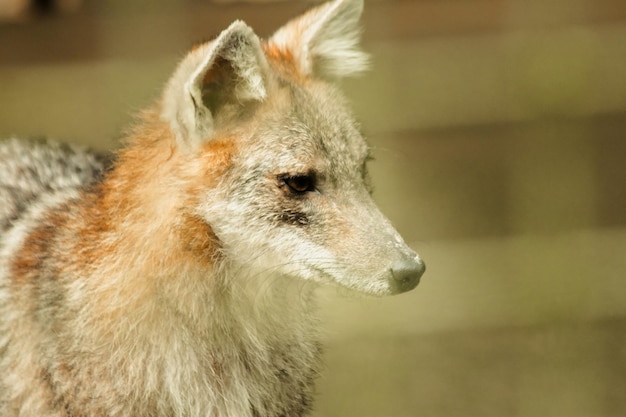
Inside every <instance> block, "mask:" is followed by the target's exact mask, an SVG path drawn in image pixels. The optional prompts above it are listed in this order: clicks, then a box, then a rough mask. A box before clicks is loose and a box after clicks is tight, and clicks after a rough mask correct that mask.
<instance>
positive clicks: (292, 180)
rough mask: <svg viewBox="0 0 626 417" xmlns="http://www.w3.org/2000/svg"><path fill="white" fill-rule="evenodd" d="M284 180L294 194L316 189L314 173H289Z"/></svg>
mask: <svg viewBox="0 0 626 417" xmlns="http://www.w3.org/2000/svg"><path fill="white" fill-rule="evenodd" d="M282 181H283V183H284V184H285V185H286V186H287V188H288V189H289V191H290V192H291V193H293V194H304V193H306V192H309V191H315V186H316V184H315V175H312V174H302V175H288V176H285V177H283V178H282Z"/></svg>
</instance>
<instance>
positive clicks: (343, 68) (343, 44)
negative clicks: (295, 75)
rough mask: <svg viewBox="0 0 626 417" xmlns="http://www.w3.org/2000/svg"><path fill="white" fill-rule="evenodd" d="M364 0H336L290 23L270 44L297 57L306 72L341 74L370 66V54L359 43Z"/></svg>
mask: <svg viewBox="0 0 626 417" xmlns="http://www.w3.org/2000/svg"><path fill="white" fill-rule="evenodd" d="M362 11H363V0H335V1H332V2H329V3H326V4H323V5H321V6H319V7H317V8H315V9H313V10H311V11H309V12H308V13H305V14H304V15H302V16H300V17H299V18H296V19H294V20H292V21H291V22H289V23H287V24H286V25H285V26H283V27H282V28H281V29H279V30H278V31H277V32H276V33H275V34H274V35H273V36H272V37H271V39H270V40H269V43H270V45H272V46H274V47H277V48H278V49H280V50H283V51H286V52H288V53H289V54H290V55H292V56H293V57H294V58H295V65H297V67H298V68H297V70H298V72H300V73H301V74H303V75H306V76H318V77H322V78H341V77H345V76H350V75H354V74H356V73H359V72H362V71H364V70H366V69H367V67H368V61H369V57H368V55H367V54H366V53H365V52H363V51H362V50H361V49H360V47H359V40H360V34H361V30H360V27H359V19H360V17H361V12H362Z"/></svg>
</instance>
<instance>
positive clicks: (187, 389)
mask: <svg viewBox="0 0 626 417" xmlns="http://www.w3.org/2000/svg"><path fill="white" fill-rule="evenodd" d="M361 9H362V1H361V0H336V1H334V2H330V3H327V4H323V5H321V6H318V7H317V8H315V9H313V10H311V11H309V12H308V13H306V14H305V15H303V16H301V17H299V18H297V19H295V20H293V21H291V22H289V23H287V24H286V25H285V26H284V27H282V28H281V29H279V30H278V31H277V32H276V34H275V35H274V36H272V37H270V38H269V39H267V40H260V39H259V38H258V37H257V36H256V35H255V34H254V32H253V31H252V29H250V28H249V27H248V26H247V25H246V24H245V23H243V22H241V21H236V22H234V23H233V24H232V25H231V26H230V27H228V28H227V29H226V30H224V31H223V32H222V33H221V34H220V35H219V36H218V37H217V38H216V39H215V40H213V41H211V42H208V43H205V44H202V45H199V46H197V47H196V48H195V49H193V50H192V51H191V52H190V53H189V54H188V55H187V57H186V58H184V60H183V61H182V62H181V63H180V64H179V66H178V68H177V69H176V71H175V72H174V74H173V76H172V77H171V79H170V80H169V82H168V83H167V85H166V87H165V89H164V91H163V94H162V96H161V98H160V99H159V100H158V101H157V103H155V105H154V106H152V107H151V108H149V109H148V110H146V111H144V112H143V113H142V115H141V117H140V120H139V122H138V123H137V124H136V125H135V126H134V127H133V128H132V130H131V131H130V133H129V135H128V137H127V138H126V140H125V145H124V146H123V147H122V148H121V149H120V150H119V151H117V152H116V153H115V154H114V155H113V156H111V155H99V154H97V153H93V152H90V151H88V150H86V149H83V148H80V147H76V146H70V145H60V144H57V143H53V142H45V141H40V142H23V141H19V140H16V139H9V140H5V141H3V142H0V233H1V234H0V415H1V416H4V417H17V416H21V417H30V416H32V417H34V416H38V417H39V416H45V417H87V416H89V417H100V416H102V417H105V416H106V417H113V416H117V417H130V416H133V417H159V416H168V417H178V416H181V417H182V416H213V417H226V416H230V417H279V416H282V417H295V416H302V415H305V414H307V412H308V411H309V410H310V409H311V405H312V398H313V394H314V382H315V379H316V377H317V375H318V373H319V370H320V344H319V342H318V340H319V337H318V331H317V322H316V318H315V299H314V290H315V288H316V287H317V286H318V285H320V284H323V283H334V284H336V285H339V286H342V287H346V288H349V289H352V290H355V291H358V292H361V293H365V294H373V295H386V294H395V293H400V292H404V291H408V290H410V289H412V288H413V287H415V286H416V285H417V283H418V281H419V278H420V276H421V275H422V273H423V271H424V264H423V263H422V261H421V259H420V258H419V257H418V256H417V255H416V254H415V253H414V252H413V251H412V250H411V249H410V248H409V247H408V246H407V245H406V244H405V243H404V242H403V240H402V239H401V237H400V236H399V235H398V233H397V232H396V231H395V230H394V229H393V227H392V226H391V225H390V223H389V221H388V220H387V219H386V218H385V217H384V216H383V215H382V214H381V213H380V211H379V210H378V209H377V208H376V206H375V205H374V203H373V201H372V199H371V197H370V192H369V189H368V177H367V170H366V162H367V160H368V158H369V156H370V155H369V149H368V147H367V145H366V143H365V141H364V139H363V138H362V136H361V134H360V133H359V129H358V125H357V123H356V122H355V121H354V118H353V116H352V115H351V113H350V111H349V110H348V108H347V105H346V100H345V99H344V98H343V96H342V95H341V93H340V92H339V91H338V90H337V88H336V87H335V86H334V85H333V80H335V79H337V78H341V77H346V76H351V75H354V74H356V73H359V72H361V71H363V70H364V69H366V67H367V61H368V59H367V56H366V55H365V53H363V52H362V51H361V50H360V49H359V46H358V37H359V26H358V20H359V16H360V14H361Z"/></svg>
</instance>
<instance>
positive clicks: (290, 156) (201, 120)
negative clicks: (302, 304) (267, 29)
mask: <svg viewBox="0 0 626 417" xmlns="http://www.w3.org/2000/svg"><path fill="white" fill-rule="evenodd" d="M361 11H362V0H336V1H334V2H330V3H326V4H323V5H321V6H319V7H318V8H316V9H313V10H311V11H309V12H308V13H306V14H304V15H303V16H301V17H299V18H297V19H296V20H293V21H291V22H289V23H288V24H286V25H285V26H284V27H282V28H281V29H279V30H278V31H277V32H276V33H275V34H274V35H273V36H271V37H270V38H269V39H267V40H260V39H259V38H258V37H257V36H256V35H255V34H254V32H253V31H252V29H251V28H250V27H248V26H247V25H246V24H245V23H243V22H241V21H236V22H234V23H233V24H232V25H230V27H228V28H227V29H226V30H224V31H223V32H222V33H221V34H220V35H219V36H218V37H217V38H216V39H215V40H214V41H212V42H209V43H206V44H203V45H200V46H198V47H196V48H195V49H194V50H193V51H192V52H191V53H190V54H189V55H188V56H187V57H186V58H185V59H184V60H183V61H182V62H181V63H180V65H179V67H178V68H177V70H176V72H175V73H174V75H173V76H172V78H171V79H170V81H169V82H168V84H167V86H166V89H165V91H164V94H163V97H162V100H161V109H160V117H161V119H162V120H163V121H164V122H166V123H167V124H168V126H169V129H170V131H171V132H172V134H173V136H174V137H175V147H176V148H177V151H179V152H181V153H183V154H185V155H190V156H191V158H190V159H193V156H194V155H195V156H197V155H202V154H203V153H205V152H208V150H211V152H215V149H218V148H219V149H222V150H223V152H224V157H223V158H221V162H220V163H221V164H222V165H223V167H222V168H223V169H221V170H220V171H219V174H216V175H215V178H213V179H212V180H211V181H206V182H205V183H202V184H200V185H198V186H197V187H196V189H195V191H194V192H195V193H196V195H197V198H196V199H195V200H194V205H193V207H190V208H189V210H191V211H192V212H193V214H194V216H196V217H197V218H198V219H201V221H202V222H205V223H206V224H207V225H209V226H210V228H211V230H212V232H213V234H214V235H215V237H216V239H217V241H218V242H219V243H218V244H219V247H220V253H221V254H222V257H223V258H224V259H228V261H229V262H230V263H231V264H233V265H236V266H238V267H239V268H244V267H245V268H247V269H248V270H249V271H250V272H251V273H253V274H264V273H265V274H275V275H281V276H287V277H290V278H294V279H296V278H298V279H304V280H313V281H318V282H334V283H337V284H339V285H340V286H343V287H347V288H350V289H354V290H357V291H360V292H363V293H367V294H374V295H384V294H394V293H401V292H404V291H408V290H411V289H412V288H414V287H415V286H416V285H417V284H418V282H419V279H420V276H421V275H422V273H423V272H424V269H425V268H424V264H423V262H422V261H421V259H420V258H419V257H418V256H417V254H416V253H415V252H413V251H412V250H411V249H410V248H409V247H408V246H407V245H406V244H405V243H404V241H403V240H402V238H401V237H400V235H399V234H398V232H397V231H396V230H395V229H394V228H393V227H392V225H391V224H390V222H389V221H388V220H387V219H386V218H385V216H383V214H381V212H380V211H379V210H378V208H377V207H376V205H375V204H374V202H373V200H372V198H371V195H370V194H371V193H370V188H369V185H368V181H369V180H368V173H367V166H366V164H367V161H368V159H369V158H370V151H369V148H368V146H367V144H366V142H365V140H364V139H363V137H362V136H361V134H360V132H359V128H358V125H357V123H356V121H355V119H354V117H353V115H352V114H351V112H350V110H349V109H348V107H347V105H346V100H345V99H344V97H343V96H342V94H341V93H340V92H339V91H338V90H337V88H336V87H335V86H334V85H333V84H332V81H333V80H335V79H337V78H341V77H346V76H351V75H354V74H356V73H359V72H361V71H363V70H365V69H366V67H367V63H368V58H367V55H366V54H365V53H364V52H362V51H361V50H360V49H359V48H358V41H359V26H358V20H359V17H360V14H361ZM200 160H201V159H200Z"/></svg>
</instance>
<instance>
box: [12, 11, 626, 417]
mask: <svg viewBox="0 0 626 417" xmlns="http://www.w3.org/2000/svg"><path fill="white" fill-rule="evenodd" d="M313 4H315V2H310V1H271V0H265V1H227V0H223V1H219V2H211V1H201V0H179V1H174V0H171V1H166V0H150V1H148V0H135V1H124V0H109V1H97V0H83V1H80V0H56V1H55V0H47V1H34V0H31V1H30V2H29V1H26V0H0V136H5V137H6V136H10V135H16V136H21V137H32V136H42V135H47V136H51V137H54V138H57V139H62V140H67V141H75V142H83V143H87V144H89V145H91V146H92V147H95V148H98V149H108V148H114V147H116V146H117V143H118V142H117V141H118V139H119V138H120V137H121V135H122V132H123V128H124V126H127V125H128V124H129V123H130V122H131V121H132V114H133V113H135V112H136V111H138V110H139V109H141V108H142V107H144V106H146V105H148V104H149V103H150V102H151V101H152V100H153V99H155V98H156V97H157V96H158V94H159V91H160V89H161V86H162V85H163V83H164V82H165V81H166V80H167V78H168V76H169V74H170V73H171V72H172V71H173V69H174V67H175V65H176V63H177V61H178V60H179V59H180V58H181V57H182V56H183V55H184V53H185V52H186V51H187V50H188V49H190V48H191V46H192V45H193V44H194V43H195V42H197V41H201V40H206V39H210V38H211V37H213V36H215V35H216V34H218V33H219V31H220V30H222V29H223V28H225V27H226V26H227V25H228V24H229V23H230V22H232V21H233V20H235V19H236V18H242V19H244V20H245V21H246V22H247V23H248V24H250V25H251V26H252V27H253V28H255V30H256V32H257V33H258V34H259V35H261V36H269V35H270V34H271V33H272V32H273V31H274V30H275V29H276V28H278V27H279V26H280V25H281V24H282V23H284V22H285V21H286V20H288V19H289V18H291V17H294V16H296V15H298V14H300V13H301V12H303V11H304V10H306V9H308V8H309V7H310V6H312V5H313ZM363 25H364V46H365V49H367V50H368V51H370V52H371V53H372V55H373V70H372V71H370V72H369V73H368V74H366V75H364V76H362V77H360V78H358V79H354V80H347V81H345V82H344V83H343V87H344V90H345V91H346V93H347V95H348V97H349V98H350V100H351V102H352V103H353V107H354V109H355V112H356V113H357V115H358V118H359V119H360V120H361V122H362V125H363V129H364V131H365V133H366V134H367V136H368V138H369V141H370V143H371V145H372V147H373V148H374V155H375V157H376V160H375V161H374V162H373V163H372V164H371V165H370V169H371V173H372V176H373V179H374V186H375V193H374V196H375V198H376V200H377V201H378V202H379V204H380V206H381V208H382V210H383V211H384V212H385V213H386V214H387V215H388V216H389V218H390V219H391V220H392V221H393V223H394V224H395V225H396V226H397V227H398V229H399V230H400V231H401V233H402V234H403V235H404V236H405V238H406V239H407V241H409V242H410V243H411V245H412V246H413V247H414V248H415V249H416V250H417V251H418V252H419V253H420V254H421V255H422V257H423V258H424V259H425V261H426V264H427V266H428V270H427V272H426V274H425V276H424V277H423V279H422V283H421V284H420V286H419V287H418V288H417V289H416V290H415V291H413V292H411V293H409V294H405V295H402V296H397V297H392V298H386V299H362V298H357V297H352V296H347V295H345V294H337V292H336V291H334V290H330V291H328V293H327V294H326V293H325V294H323V297H322V298H323V306H322V310H323V312H324V317H325V328H326V329H327V333H328V337H327V339H328V343H327V346H328V348H327V353H326V356H327V361H326V369H325V372H324V376H323V377H322V378H321V380H320V384H319V391H320V395H319V400H318V402H317V404H316V412H315V413H314V416H315V417H321V416H342V415H346V416H350V415H353V416H360V417H370V416H371V417H391V416H393V417H404V416H406V417H409V416H432V417H442V416H459V415H463V416H476V417H486V416H499V417H501V416H524V417H526V416H527V417H534V416H537V417H539V416H542V417H544V416H567V417H576V416H581V417H590V416H593V417H596V416H597V417H604V416H607V417H608V416H623V415H626V3H624V0H415V1H409V0H386V1H385V0H367V1H366V7H365V13H364V16H363Z"/></svg>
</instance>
